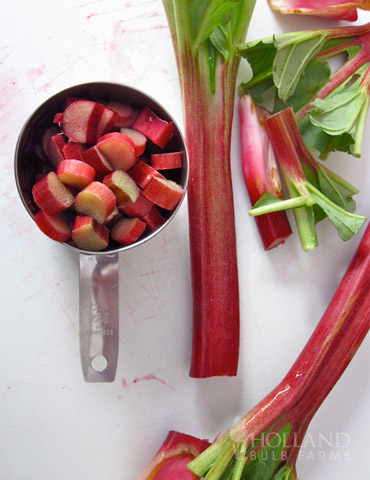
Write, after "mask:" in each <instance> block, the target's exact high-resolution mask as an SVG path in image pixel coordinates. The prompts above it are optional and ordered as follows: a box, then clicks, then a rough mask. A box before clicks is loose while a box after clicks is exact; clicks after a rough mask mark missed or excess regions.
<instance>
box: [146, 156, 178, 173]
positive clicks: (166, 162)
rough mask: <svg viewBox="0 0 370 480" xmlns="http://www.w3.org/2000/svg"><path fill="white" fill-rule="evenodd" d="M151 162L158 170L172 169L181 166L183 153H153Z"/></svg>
mask: <svg viewBox="0 0 370 480" xmlns="http://www.w3.org/2000/svg"><path fill="white" fill-rule="evenodd" d="M150 163H151V165H152V167H153V168H155V169H156V170H170V169H172V168H181V166H182V153H181V152H169V153H153V154H152V155H151V156H150Z"/></svg>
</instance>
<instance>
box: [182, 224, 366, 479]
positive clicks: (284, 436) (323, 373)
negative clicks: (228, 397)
mask: <svg viewBox="0 0 370 480" xmlns="http://www.w3.org/2000/svg"><path fill="white" fill-rule="evenodd" d="M369 328H370V226H369V225H368V226H367V229H366V231H365V233H364V235H363V237H362V240H361V242H360V244H359V246H358V248H357V250H356V252H355V254H354V256H353V259H352V261H351V263H350V265H349V266H348V268H347V271H346V272H345V274H344V276H343V278H342V280H341V282H340V284H339V286H338V288H337V291H336V292H335V294H334V296H333V298H332V300H331V302H330V304H329V306H328V307H327V309H326V311H325V313H324V315H323V316H322V318H321V320H320V322H319V323H318V325H317V327H316V329H315V330H314V332H313V334H312V336H311V337H310V339H309V340H308V342H307V344H306V346H305V347H304V349H303V351H302V353H301V354H300V355H299V357H298V358H297V360H296V361H295V363H294V365H293V366H292V368H291V369H290V371H289V372H288V374H287V375H286V377H285V378H284V379H283V380H282V382H281V383H280V384H279V385H278V386H277V387H276V388H275V389H274V390H273V391H272V392H271V393H270V394H269V395H267V396H266V397H265V398H264V399H263V400H262V401H261V402H260V403H258V404H257V405H256V406H255V407H254V408H252V410H250V411H249V412H248V413H247V414H246V415H245V416H244V417H243V418H242V419H241V420H240V421H239V422H238V423H237V424H236V425H235V426H233V427H232V428H231V429H230V430H229V431H228V432H226V433H225V434H224V435H223V436H222V437H221V438H219V439H218V440H217V441H216V442H214V443H213V444H212V446H211V447H209V448H208V449H207V450H205V451H204V452H203V453H202V454H201V455H199V456H198V457H197V458H196V459H194V460H193V461H192V462H190V464H189V465H188V468H189V469H190V470H191V471H192V472H194V473H196V474H197V475H199V476H204V478H206V479H207V480H218V479H219V478H221V475H222V474H223V473H224V472H225V470H226V469H227V468H230V465H231V468H232V469H233V471H234V473H233V476H232V477H231V476H230V477H227V478H232V480H240V478H241V475H242V473H243V475H246V472H248V469H249V468H251V465H252V466H253V468H255V467H256V465H255V464H253V462H256V459H257V461H258V454H259V452H260V454H261V453H262V452H265V453H266V452H267V450H268V449H269V448H271V446H272V445H273V444H274V445H276V444H277V442H278V441H279V445H281V446H282V448H281V449H280V451H279V456H278V458H276V457H275V458H274V460H272V459H271V458H270V460H269V461H267V462H265V464H263V462H262V463H261V465H260V466H259V468H261V469H263V468H266V470H263V472H264V474H263V476H262V475H261V476H259V477H258V478H263V479H264V480H270V479H273V478H274V479H275V478H280V479H281V478H285V479H288V478H289V480H295V479H296V478H297V474H296V460H297V457H298V453H299V449H300V445H301V444H302V439H303V437H304V435H305V433H306V431H307V428H308V426H309V423H310V421H311V419H312V418H313V416H314V414H315V413H316V411H317V409H318V408H319V407H320V405H321V404H322V402H323V401H324V399H325V398H326V397H327V395H328V394H329V392H330V391H331V390H332V388H333V387H334V385H335V384H336V382H337V381H338V379H339V378H340V376H341V375H342V373H343V372H344V370H345V369H346V367H347V366H348V364H349V363H350V361H351V359H352V358H353V356H354V354H355V353H356V351H357V349H358V348H359V346H360V345H361V343H362V341H363V340H364V338H365V336H366V334H367V333H368V331H369ZM265 458H266V457H265ZM260 471H261V472H262V470H260ZM207 472H208V473H207ZM283 474H284V475H285V476H283ZM275 475H276V476H275ZM243 478H253V479H254V478H257V477H254V476H251V477H248V476H245V477H244V476H243Z"/></svg>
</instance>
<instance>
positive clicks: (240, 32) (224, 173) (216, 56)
mask: <svg viewBox="0 0 370 480" xmlns="http://www.w3.org/2000/svg"><path fill="white" fill-rule="evenodd" d="M163 4H164V7H165V11H166V15H167V19H168V24H169V27H170V31H171V36H172V41H173V46H174V50H175V54H176V60H177V66H178V72H179V79H180V86H181V94H182V103H183V113H184V124H185V138H186V142H187V149H188V154H189V184H188V208H189V230H190V254H191V273H192V292H193V348H192V361H191V368H190V375H191V376H192V377H196V378H202V377H210V376H215V375H236V373H237V366H238V352H239V293H238V269H237V256H236V235H235V221H234V206H233V191H232V182H231V171H230V141H231V126H232V118H233V111H234V95H235V84H236V75H237V71H238V67H239V57H238V56H237V54H236V45H237V44H238V43H239V42H241V41H243V40H244V38H245V35H246V31H247V27H248V24H249V20H250V18H251V15H252V11H253V8H254V0H240V1H235V2H224V1H221V0H212V1H210V2H191V1H189V0H164V1H163Z"/></svg>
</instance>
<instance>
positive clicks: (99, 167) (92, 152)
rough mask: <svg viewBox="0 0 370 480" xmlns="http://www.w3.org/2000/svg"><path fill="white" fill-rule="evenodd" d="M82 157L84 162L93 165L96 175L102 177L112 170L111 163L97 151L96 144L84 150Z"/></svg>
mask: <svg viewBox="0 0 370 480" xmlns="http://www.w3.org/2000/svg"><path fill="white" fill-rule="evenodd" d="M83 159H84V161H85V162H86V163H88V164H89V165H90V166H91V167H93V169H94V170H95V172H96V176H97V177H104V176H105V175H107V174H108V173H110V172H112V171H113V168H112V166H111V164H110V163H109V162H108V160H107V159H106V158H105V157H104V155H103V154H102V153H101V152H100V151H99V149H98V148H97V146H96V145H94V146H93V147H90V148H88V149H87V150H85V151H84V154H83Z"/></svg>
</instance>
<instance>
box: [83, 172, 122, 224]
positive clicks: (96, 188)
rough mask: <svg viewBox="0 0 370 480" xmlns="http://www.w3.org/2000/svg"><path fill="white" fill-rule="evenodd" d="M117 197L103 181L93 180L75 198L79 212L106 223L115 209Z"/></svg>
mask: <svg viewBox="0 0 370 480" xmlns="http://www.w3.org/2000/svg"><path fill="white" fill-rule="evenodd" d="M115 206H116V197H115V195H114V193H113V192H112V191H111V190H110V189H109V188H108V187H107V186H106V185H104V184H103V183H101V182H97V181H95V182H91V183H90V184H89V185H88V186H87V187H85V188H84V189H83V190H82V191H81V192H79V193H78V195H77V196H76V200H75V209H76V211H77V212H78V213H81V214H83V215H87V216H90V217H92V218H93V219H94V220H96V221H97V222H98V223H104V222H105V221H106V220H107V218H109V216H110V215H111V214H112V212H113V211H114V207H115Z"/></svg>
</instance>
